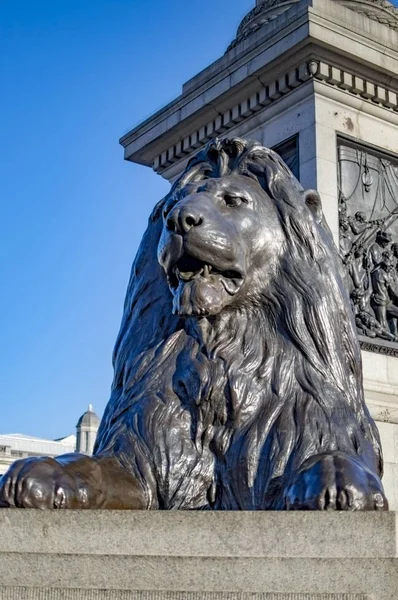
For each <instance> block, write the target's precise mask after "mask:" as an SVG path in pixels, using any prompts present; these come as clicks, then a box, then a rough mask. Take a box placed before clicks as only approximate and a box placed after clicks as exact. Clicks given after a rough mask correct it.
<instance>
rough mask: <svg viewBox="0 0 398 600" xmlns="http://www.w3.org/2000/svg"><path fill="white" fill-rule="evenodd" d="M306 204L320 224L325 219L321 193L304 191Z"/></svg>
mask: <svg viewBox="0 0 398 600" xmlns="http://www.w3.org/2000/svg"><path fill="white" fill-rule="evenodd" d="M303 194H304V202H305V203H306V205H307V206H308V208H309V209H310V211H311V212H312V214H313V215H314V217H315V219H316V220H317V222H318V223H320V222H321V221H322V219H323V212H322V201H321V197H320V195H319V193H318V192H317V191H316V190H304V192H303Z"/></svg>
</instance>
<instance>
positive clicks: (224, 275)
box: [168, 254, 243, 295]
mask: <svg viewBox="0 0 398 600" xmlns="http://www.w3.org/2000/svg"><path fill="white" fill-rule="evenodd" d="M214 278H218V279H219V280H220V281H221V283H222V285H223V286H224V288H225V290H226V291H227V292H228V293H229V294H231V295H232V294H235V293H236V292H237V291H238V289H239V288H240V286H241V284H242V282H243V274H242V273H241V272H239V271H237V270H236V269H225V270H223V269H220V268H218V267H216V266H215V265H212V264H209V263H205V262H203V261H201V260H199V259H198V258H195V257H194V256H190V255H188V254H185V255H184V256H182V257H181V258H179V259H178V261H177V262H176V263H175V264H174V265H173V267H172V269H171V271H170V272H169V276H168V281H169V285H170V287H171V288H173V289H176V288H178V286H179V285H180V284H181V283H187V282H189V281H194V280H196V279H203V280H207V281H211V280H212V279H214Z"/></svg>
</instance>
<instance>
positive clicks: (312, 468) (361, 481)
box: [285, 453, 388, 510]
mask: <svg viewBox="0 0 398 600" xmlns="http://www.w3.org/2000/svg"><path fill="white" fill-rule="evenodd" d="M285 501H286V509H287V510H388V502H387V499H386V497H385V495H384V491H383V486H382V483H381V481H380V479H379V478H378V477H377V476H376V475H374V474H373V473H371V472H370V471H368V470H367V469H366V468H365V467H364V466H362V465H361V464H360V463H359V461H357V460H355V459H353V458H349V457H346V456H344V455H342V454H338V453H336V454H330V455H321V456H318V457H314V458H312V459H309V460H308V461H307V463H305V464H304V465H303V467H302V469H301V470H300V471H299V473H298V475H297V476H296V478H295V480H294V482H293V483H292V484H291V485H290V486H289V487H288V489H287V492H286V494H285Z"/></svg>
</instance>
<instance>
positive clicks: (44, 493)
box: [0, 457, 87, 508]
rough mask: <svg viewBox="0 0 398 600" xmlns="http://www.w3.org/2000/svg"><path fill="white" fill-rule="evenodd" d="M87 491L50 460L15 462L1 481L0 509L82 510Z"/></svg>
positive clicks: (30, 459) (32, 459) (36, 459)
mask: <svg viewBox="0 0 398 600" xmlns="http://www.w3.org/2000/svg"><path fill="white" fill-rule="evenodd" d="M86 503H87V490H86V489H85V487H84V485H83V486H77V485H76V481H75V479H74V478H73V477H72V476H71V475H69V474H67V473H66V472H65V469H64V468H63V467H62V466H61V465H60V464H59V463H58V462H57V461H56V460H54V459H53V458H41V457H40V458H26V459H23V460H18V461H16V462H15V463H14V464H13V465H12V466H11V467H10V468H9V470H8V471H7V473H5V475H3V477H2V478H1V479H0V508H4V507H11V508H84V507H85V504H86Z"/></svg>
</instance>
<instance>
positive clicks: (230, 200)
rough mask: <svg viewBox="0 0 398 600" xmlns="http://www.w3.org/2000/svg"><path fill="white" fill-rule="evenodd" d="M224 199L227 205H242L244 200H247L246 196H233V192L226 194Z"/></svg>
mask: <svg viewBox="0 0 398 600" xmlns="http://www.w3.org/2000/svg"><path fill="white" fill-rule="evenodd" d="M223 199H224V202H225V204H226V205H227V206H240V205H241V204H243V202H247V200H246V198H241V196H233V195H232V194H224V196H223Z"/></svg>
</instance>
